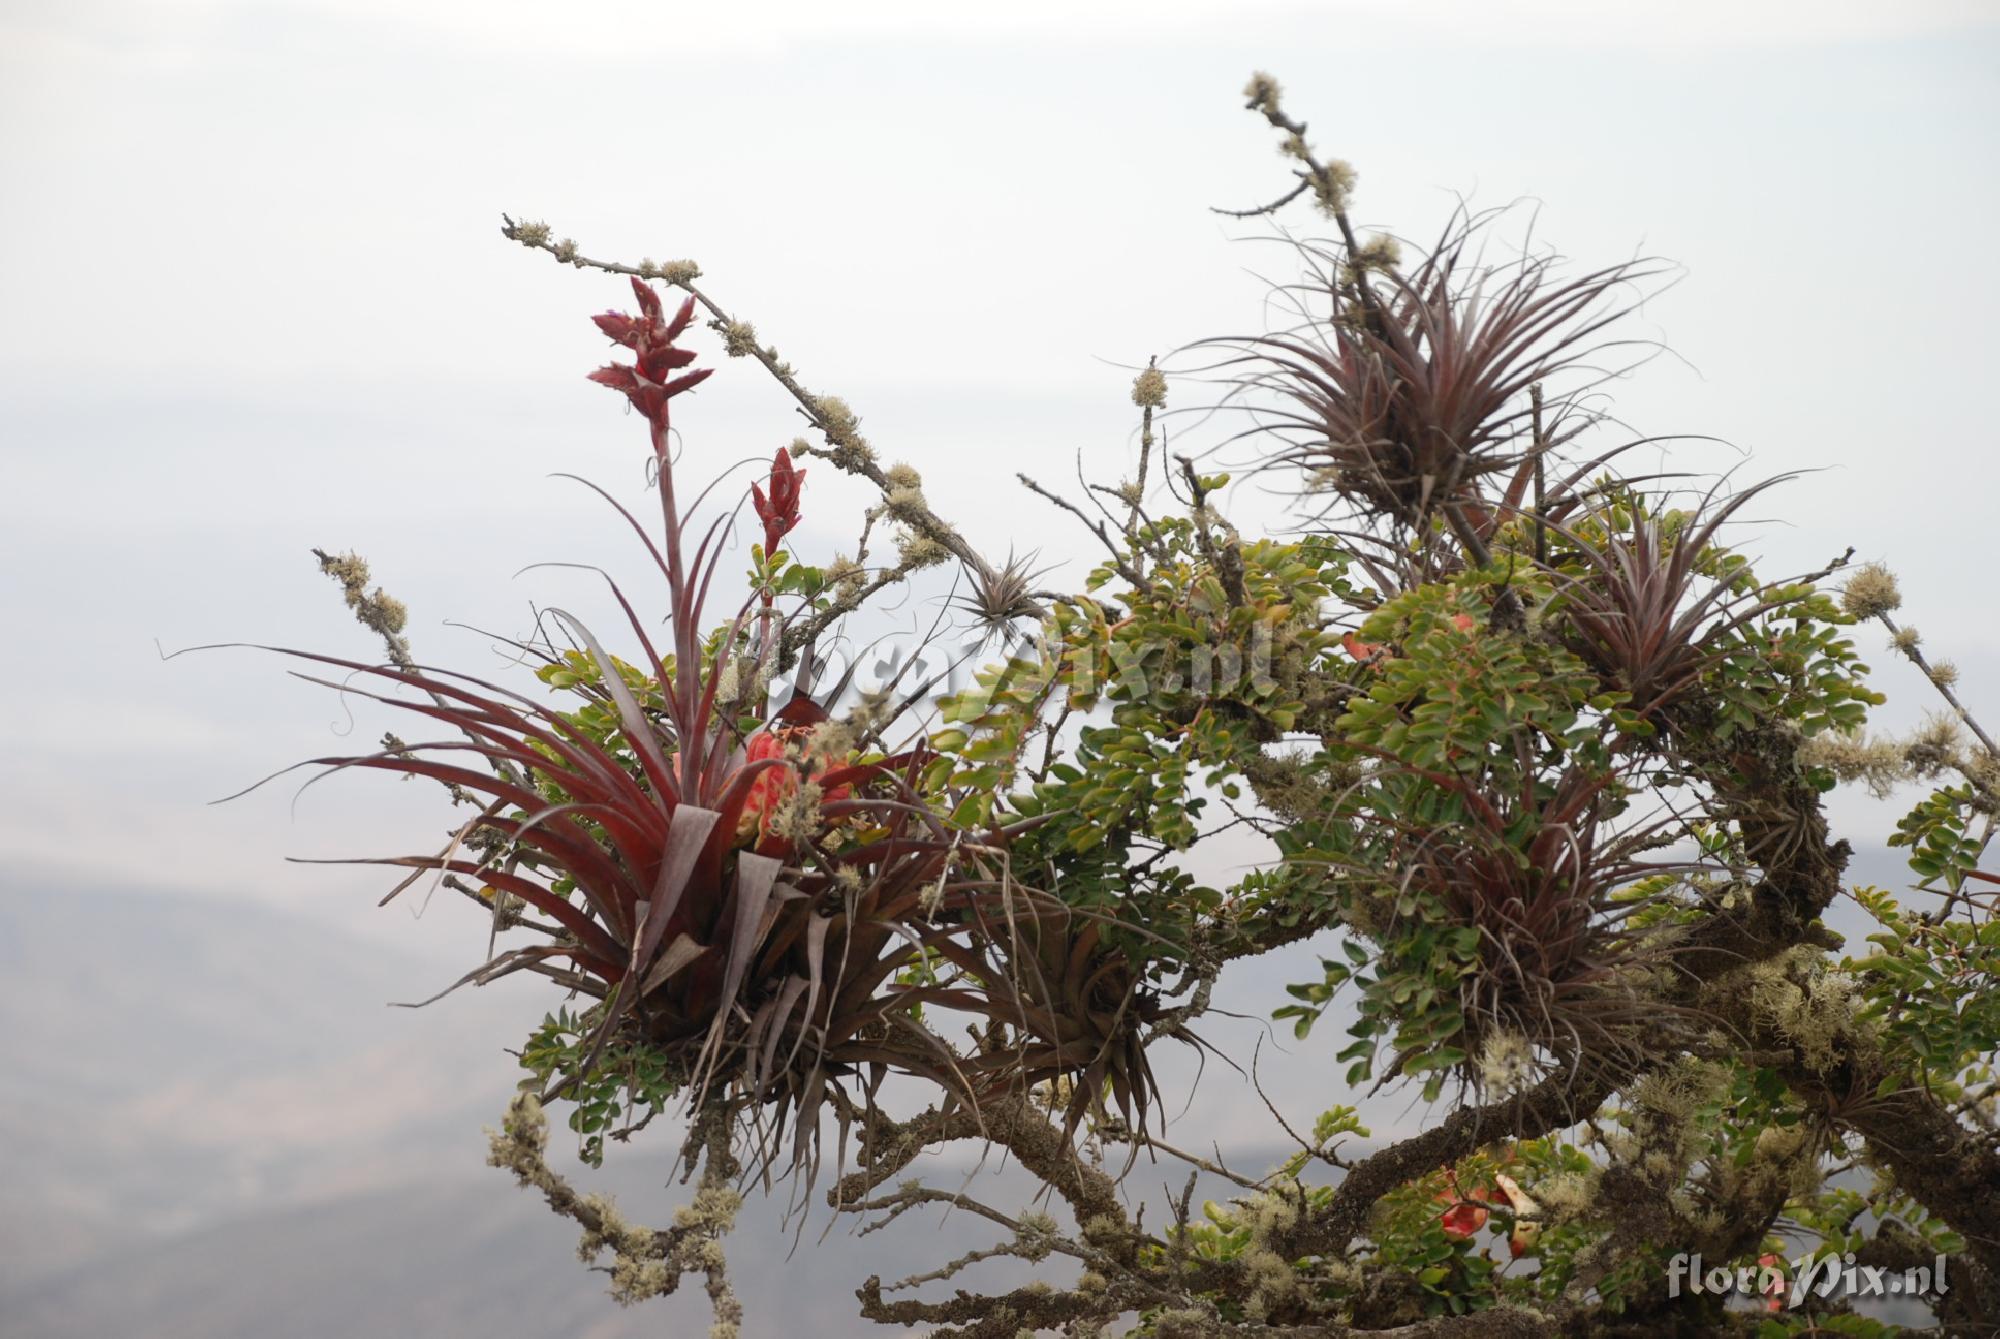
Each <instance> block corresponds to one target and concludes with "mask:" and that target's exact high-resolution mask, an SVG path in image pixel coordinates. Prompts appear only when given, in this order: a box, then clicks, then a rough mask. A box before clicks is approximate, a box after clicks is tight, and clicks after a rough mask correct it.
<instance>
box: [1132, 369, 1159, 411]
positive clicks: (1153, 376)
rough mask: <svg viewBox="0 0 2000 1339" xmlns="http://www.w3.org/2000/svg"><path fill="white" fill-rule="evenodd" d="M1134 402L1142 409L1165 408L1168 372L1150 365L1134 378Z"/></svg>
mask: <svg viewBox="0 0 2000 1339" xmlns="http://www.w3.org/2000/svg"><path fill="white" fill-rule="evenodd" d="M1132 403H1133V404H1135V405H1138V406H1139V407H1140V408H1141V409H1164V408H1165V407H1166V403H1167V374H1166V373H1164V372H1162V371H1160V369H1159V368H1157V367H1148V368H1147V369H1146V370H1145V371H1143V372H1141V373H1140V374H1139V375H1138V376H1136V377H1134V378H1132Z"/></svg>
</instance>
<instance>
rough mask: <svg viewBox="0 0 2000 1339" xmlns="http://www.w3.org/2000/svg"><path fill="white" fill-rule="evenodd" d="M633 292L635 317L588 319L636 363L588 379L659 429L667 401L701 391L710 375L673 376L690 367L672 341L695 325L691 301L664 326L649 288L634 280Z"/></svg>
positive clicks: (687, 352)
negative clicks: (622, 397)
mask: <svg viewBox="0 0 2000 1339" xmlns="http://www.w3.org/2000/svg"><path fill="white" fill-rule="evenodd" d="M632 291H633V292H634V293H635V294H637V295H638V298H639V315H637V316H628V315H626V314H625V313H623V312H604V313H602V314H600V315H597V316H593V317H591V318H590V319H591V320H592V321H594V322H595V323H596V325H597V328H598V329H599V330H601V331H603V332H604V334H605V335H606V336H607V337H608V338H610V339H611V340H612V341H614V342H615V343H618V344H622V345H623V346H624V347H626V348H628V349H630V350H632V352H633V353H634V354H635V355H636V358H635V363H634V364H633V365H629V366H628V365H626V364H622V363H614V364H612V365H611V366H609V367H603V368H599V369H598V370H597V371H595V372H592V373H591V374H590V379H591V380H592V381H595V382H596V383H598V384H599V385H600V386H609V387H611V388H612V389H613V390H615V391H621V392H623V393H624V395H625V396H626V398H627V399H629V400H631V402H632V404H633V406H634V407H636V408H637V409H638V410H639V412H640V413H642V414H644V415H645V416H646V417H647V418H648V419H651V420H652V421H653V422H654V424H655V425H656V426H658V427H660V428H662V429H664V428H665V426H666V419H667V401H668V400H671V399H672V398H673V397H674V396H676V395H679V394H680V393H681V392H682V391H685V390H690V389H692V388H693V387H695V386H697V385H700V384H701V382H702V381H704V380H706V379H707V377H708V374H709V373H710V372H712V371H713V370H714V369H713V368H702V369H700V370H698V371H694V372H688V373H686V374H684V375H682V376H673V375H672V374H673V373H675V372H677V371H679V370H680V369H681V368H684V367H686V366H687V365H688V364H689V363H691V362H693V361H694V357H695V355H694V351H693V350H692V349H677V348H675V347H674V339H675V337H677V336H678V335H680V334H681V332H682V331H684V330H686V329H687V327H688V323H689V322H691V321H692V320H693V319H694V299H693V298H689V299H688V300H687V301H686V302H684V303H682V304H681V307H680V310H679V311H677V312H676V313H674V319H673V320H672V321H671V322H669V321H667V320H665V319H664V317H665V314H666V313H665V309H664V308H663V307H662V306H661V305H660V295H659V294H658V293H655V292H654V291H653V290H652V287H651V286H650V285H647V284H643V283H641V282H640V281H639V280H637V279H634V280H633V281H632Z"/></svg>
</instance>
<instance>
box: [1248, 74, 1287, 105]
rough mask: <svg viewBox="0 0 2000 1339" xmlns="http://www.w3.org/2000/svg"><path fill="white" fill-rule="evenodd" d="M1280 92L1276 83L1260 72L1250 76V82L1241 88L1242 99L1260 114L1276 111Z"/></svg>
mask: <svg viewBox="0 0 2000 1339" xmlns="http://www.w3.org/2000/svg"><path fill="white" fill-rule="evenodd" d="M1282 92H1283V90H1282V89H1280V88H1279V87H1278V81H1277V80H1275V79H1273V78H1272V77H1271V76H1270V75H1268V74H1265V73H1264V72H1263V71H1262V70H1259V71H1257V73H1255V74H1253V75H1251V76H1250V82H1249V83H1247V84H1245V85H1244V86H1243V97H1244V99H1245V100H1246V101H1247V102H1249V104H1250V105H1251V106H1252V107H1254V108H1256V109H1257V110H1258V111H1260V112H1275V111H1277V110H1278V107H1279V103H1278V99H1279V97H1280V96H1281V94H1282Z"/></svg>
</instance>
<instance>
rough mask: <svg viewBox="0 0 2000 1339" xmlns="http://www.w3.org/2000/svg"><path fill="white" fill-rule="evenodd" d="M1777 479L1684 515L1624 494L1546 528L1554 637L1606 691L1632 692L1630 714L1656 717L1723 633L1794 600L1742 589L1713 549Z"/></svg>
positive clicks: (1708, 658)
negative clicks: (1551, 550)
mask: <svg viewBox="0 0 2000 1339" xmlns="http://www.w3.org/2000/svg"><path fill="white" fill-rule="evenodd" d="M1776 482H1779V481H1778V480H1775V479H1774V480H1769V481H1766V482H1765V483H1761V484H1758V485H1756V486H1755V487H1753V488H1749V489H1746V490H1744V491H1743V492H1741V493H1738V494H1737V495H1736V496H1734V497H1732V498H1730V499H1728V500H1727V501H1724V502H1721V503H1716V502H1714V501H1713V500H1712V499H1705V500H1704V501H1703V502H1702V503H1701V504H1700V505H1698V506H1697V507H1696V508H1695V509H1694V510H1692V511H1690V512H1672V513H1668V514H1667V515H1665V516H1661V515H1651V514H1647V513H1646V512H1645V511H1644V510H1643V505H1644V504H1643V500H1641V499H1638V498H1636V497H1626V498H1622V499H1617V500H1616V503H1615V505H1611V506H1605V507H1602V508H1600V509H1598V510H1597V511H1596V512H1595V513H1594V514H1590V515H1585V516H1582V517H1579V518H1576V519H1575V520H1574V521H1572V523H1571V524H1570V525H1562V524H1555V523H1552V524H1551V528H1552V529H1553V530H1554V531H1555V533H1556V536H1557V541H1556V542H1557V544H1558V550H1559V551H1558V552H1557V553H1556V554H1555V555H1554V557H1553V566H1552V567H1551V568H1550V570H1551V572H1552V573H1553V574H1554V575H1555V576H1556V578H1557V596H1558V598H1557V602H1556V606H1555V607H1556V610H1557V612H1558V614H1559V620H1558V626H1559V627H1560V629H1561V634H1562V636H1563V639H1564V641H1565V642H1566V643H1567V644H1568V646H1569V648H1570V649H1571V650H1572V651H1574V652H1576V653H1577V655H1579V656H1580V657H1582V659H1583V660H1584V662H1585V663H1586V664H1588V665H1590V667H1591V668H1592V669H1594V670H1596V671H1597V672H1598V674H1599V675H1601V676H1602V678H1603V680H1604V683H1605V685H1606V686H1607V687H1609V688H1613V689H1616V690H1618V691H1621V692H1625V693H1628V694H1630V695H1631V701H1630V704H1629V705H1630V707H1631V709H1632V711H1633V712H1634V713H1635V714H1637V715H1639V716H1641V717H1645V718H1649V719H1657V718H1659V716H1660V713H1661V712H1662V711H1664V710H1665V709H1666V708H1668V707H1670V706H1672V705H1673V704H1674V703H1675V702H1676V701H1678V700H1679V699H1680V698H1681V697H1683V696H1684V695H1685V694H1687V693H1688V692H1689V691H1690V690H1692V689H1693V688H1694V687H1695V686H1696V684H1697V683H1698V681H1699V680H1700V678H1701V676H1702V675H1703V673H1704V672H1706V671H1707V670H1708V669H1709V668H1710V667H1711V666H1712V665H1714V664H1715V662H1716V660H1717V659H1718V658H1719V656H1720V651H1719V649H1718V646H1719V643H1721V642H1722V641H1723V640H1724V639H1725V638H1726V637H1728V635H1729V634H1731V633H1733V632H1735V631H1736V630H1737V629H1739V628H1742V627H1744V626H1745V625H1746V624H1749V623H1751V622H1752V621H1754V620H1755V619H1757V618H1760V617H1762V616H1763V615H1765V614H1767V613H1770V612H1771V611H1772V610H1774V609H1777V608H1780V607H1782V606H1783V605H1784V604H1786V603H1788V602H1789V601H1791V600H1794V599H1796V593H1792V594H1786V593H1783V591H1782V588H1780V587H1770V586H1765V585H1763V584H1760V583H1756V582H1747V583H1746V581H1745V579H1744V577H1743V573H1742V571H1741V570H1740V560H1737V562H1736V563H1732V562H1731V560H1730V559H1729V558H1728V556H1727V555H1726V554H1725V553H1723V552H1722V551H1721V550H1720V549H1719V547H1718V546H1717V544H1716V536H1717V533H1718V532H1719V531H1720V530H1721V528H1722V526H1723V524H1724V523H1725V522H1727V521H1728V520H1729V518H1730V517H1731V516H1733V515H1734V514H1735V513H1736V511H1737V510H1738V509H1739V508H1741V507H1742V506H1743V505H1744V504H1745V503H1746V502H1748V501H1749V500H1750V499H1751V498H1752V497H1754V496H1756V495H1757V494H1758V493H1759V492H1761V491H1762V490H1763V489H1765V488H1768V487H1770V486H1771V484H1773V483H1776Z"/></svg>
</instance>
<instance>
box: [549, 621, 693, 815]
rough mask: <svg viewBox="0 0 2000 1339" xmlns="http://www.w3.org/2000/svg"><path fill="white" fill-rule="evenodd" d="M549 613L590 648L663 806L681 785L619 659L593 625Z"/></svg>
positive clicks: (628, 736) (628, 741) (621, 725)
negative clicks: (599, 640)
mask: <svg viewBox="0 0 2000 1339" xmlns="http://www.w3.org/2000/svg"><path fill="white" fill-rule="evenodd" d="M549 613H550V614H552V615H553V616H554V617H555V618H557V619H558V620H560V621H561V623H562V625H563V626H564V627H565V628H568V629H569V632H570V635H571V636H573V637H575V638H576V639H577V640H578V641H580V642H582V643H583V644H584V646H585V647H586V648H588V650H589V651H590V657H591V659H592V660H594V661H596V662H597V669H598V675H599V678H600V679H601V681H602V682H603V684H604V691H605V692H606V693H607V694H609V695H610V697H611V701H612V703H613V704H614V705H615V706H616V707H617V708H618V723H619V725H620V727H621V728H622V730H623V732H624V735H625V740H626V742H627V743H629V744H631V746H632V751H633V752H634V753H636V754H637V755H638V757H639V762H640V765H641V766H643V767H644V768H645V770H646V776H647V779H649V780H650V781H651V782H652V783H653V791H654V794H655V796H656V797H657V798H658V803H659V804H660V805H661V807H662V809H663V810H664V809H665V808H666V807H667V806H668V805H670V804H671V803H672V802H673V797H675V796H678V795H679V794H680V787H679V786H678V785H677V784H676V783H675V781H674V778H673V773H672V769H671V768H669V767H668V766H667V759H666V755H664V754H662V753H661V752H660V741H659V740H658V739H657V738H655V737H654V734H653V725H652V722H651V721H648V720H647V719H646V713H645V712H643V711H641V710H640V709H639V700H638V699H637V698H635V697H633V696H632V690H631V689H630V688H628V687H626V685H625V676H624V675H623V674H620V673H619V672H618V665H617V662H616V661H614V660H613V659H612V658H611V654H610V653H609V652H608V651H606V650H605V649H604V648H603V647H602V646H599V645H598V644H597V638H596V637H594V636H593V635H591V631H590V629H589V628H586V627H585V626H584V625H583V624H582V623H581V622H580V621H579V620H577V619H576V618H573V617H571V616H570V615H569V614H567V613H565V612H564V611H562V610H560V609H551V610H550V611H549Z"/></svg>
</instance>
